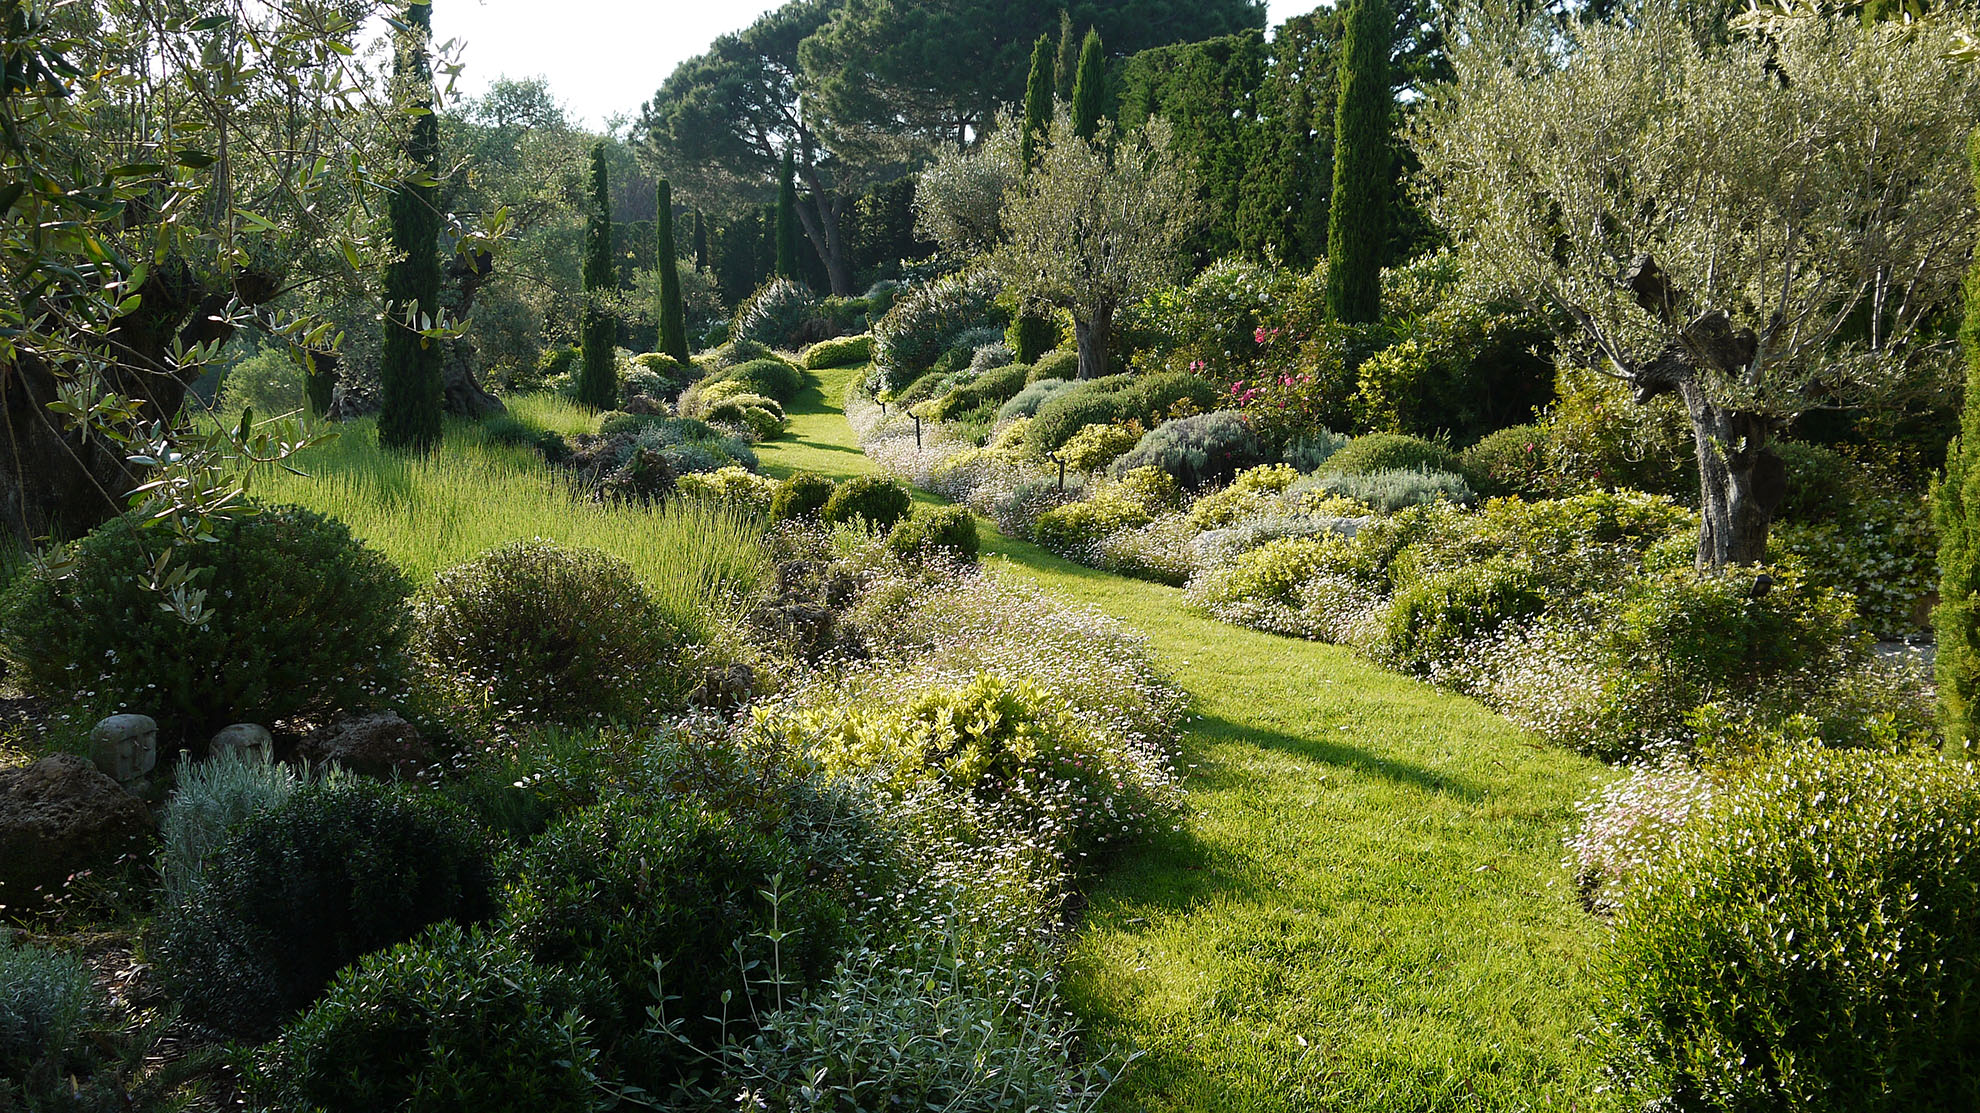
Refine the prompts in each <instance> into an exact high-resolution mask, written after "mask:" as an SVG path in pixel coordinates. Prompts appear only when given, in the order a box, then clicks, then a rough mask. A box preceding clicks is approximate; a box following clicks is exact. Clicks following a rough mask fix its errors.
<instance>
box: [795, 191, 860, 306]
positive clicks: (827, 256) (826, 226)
mask: <svg viewBox="0 0 1980 1113" xmlns="http://www.w3.org/2000/svg"><path fill="white" fill-rule="evenodd" d="M798 175H799V176H800V177H802V178H803V179H804V187H805V188H806V189H808V190H810V191H811V197H810V202H811V203H810V204H808V205H807V204H799V205H798V206H797V217H798V223H799V224H802V225H803V226H804V235H805V238H806V239H808V240H810V241H811V246H812V249H813V250H815V251H817V252H818V261H819V262H821V263H823V264H825V279H826V281H827V282H830V283H831V284H832V293H833V294H834V295H835V296H837V297H842V298H849V297H851V296H852V295H853V288H852V269H851V268H849V267H848V266H846V237H845V231H844V229H842V228H841V227H840V219H839V218H840V216H841V215H842V210H843V209H844V208H845V201H844V199H843V198H838V197H837V196H836V195H835V194H832V193H830V192H829V191H827V190H826V189H825V188H824V186H823V183H821V182H820V181H819V178H818V170H817V168H816V167H814V166H812V165H811V164H810V163H809V161H807V162H806V163H804V164H803V165H800V166H799V167H798Z"/></svg>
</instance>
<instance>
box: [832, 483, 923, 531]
mask: <svg viewBox="0 0 1980 1113" xmlns="http://www.w3.org/2000/svg"><path fill="white" fill-rule="evenodd" d="M909 505H910V502H909V498H908V493H907V489H906V488H904V487H902V486H901V485H900V484H899V483H896V482H894V481H893V480H891V479H888V478H886V477H885V476H878V475H861V476H855V477H854V478H852V479H848V480H846V481H845V482H843V483H841V484H839V485H838V488H837V489H835V490H834V491H833V492H832V497H831V498H828V499H826V500H825V505H824V507H823V508H822V509H821V510H820V511H819V517H821V518H823V519H824V520H825V521H826V522H828V523H831V524H834V525H837V524H839V523H841V522H850V521H852V520H853V519H855V518H859V519H864V520H865V521H866V523H867V524H868V525H870V526H872V527H873V528H874V529H880V530H885V529H891V528H893V525H894V523H895V522H898V521H900V520H901V519H902V518H904V517H906V516H907V512H908V507H909Z"/></svg>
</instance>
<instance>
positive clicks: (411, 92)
mask: <svg viewBox="0 0 1980 1113" xmlns="http://www.w3.org/2000/svg"><path fill="white" fill-rule="evenodd" d="M405 27H406V30H404V31H401V32H400V36H401V41H400V42H399V43H398V52H397V57H396V59H395V61H394V67H393V83H394V85H395V86H396V89H395V91H396V93H397V94H398V96H399V97H400V98H401V108H402V110H403V111H405V112H406V113H407V114H408V120H407V126H408V127H409V128H410V134H409V135H408V137H407V139H406V160H407V162H408V163H409V164H410V165H411V166H412V169H413V171H414V173H416V174H419V175H422V176H423V178H424V179H425V180H423V181H421V180H413V179H408V180H406V181H402V182H400V183H399V184H398V187H397V188H396V189H394V190H393V192H392V202H391V217H392V248H393V250H394V251H395V252H398V253H400V255H401V256H402V257H401V258H399V259H396V260H394V261H393V262H392V263H390V264H389V265H387V266H386V268H385V304H386V311H385V346H384V350H383V352H382V353H381V356H380V359H379V367H378V379H379V387H380V391H379V411H378V440H379V443H381V444H383V445H385V446H386V447H388V448H399V449H407V450H410V451H413V452H426V451H428V450H430V449H431V448H432V447H433V446H434V445H435V444H436V443H438V442H439V440H440V355H441V344H440V341H439V340H437V339H428V338H427V337H426V336H424V335H422V332H423V330H424V329H426V328H428V327H431V324H438V323H439V317H440V260H439V255H438V253H439V250H440V205H439V190H438V187H437V186H435V185H434V184H433V182H434V180H435V179H437V178H438V177H439V174H440V123H439V118H438V117H437V116H436V115H434V113H433V73H432V69H431V66H430V63H429V62H428V60H427V48H428V40H429V39H430V38H431V37H432V34H433V6H432V4H431V3H413V4H409V5H407V7H406V11H405ZM425 322H430V323H431V324H428V323H425Z"/></svg>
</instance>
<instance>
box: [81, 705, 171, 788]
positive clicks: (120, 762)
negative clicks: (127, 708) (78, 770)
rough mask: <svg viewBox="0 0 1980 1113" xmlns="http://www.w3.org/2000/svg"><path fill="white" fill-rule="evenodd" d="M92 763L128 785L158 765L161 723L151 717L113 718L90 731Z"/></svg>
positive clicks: (117, 716)
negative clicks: (159, 726) (159, 724)
mask: <svg viewBox="0 0 1980 1113" xmlns="http://www.w3.org/2000/svg"><path fill="white" fill-rule="evenodd" d="M89 760H90V761H92V762H94V763H95V764H96V767H97V768H98V769H101V770H102V771H103V772H104V773H105V774H106V775H108V776H110V777H112V778H115V779H116V780H118V781H120V782H123V783H125V784H128V783H130V782H131V781H135V780H137V779H138V778H140V777H142V776H144V775H145V774H146V773H149V772H151V770H152V767H153V766H155V765H157V764H158V721H157V720H155V719H153V718H152V717H151V716H149V715H112V716H110V717H109V718H108V719H105V720H103V721H102V722H100V723H98V724H96V729H95V730H92V731H90V732H89Z"/></svg>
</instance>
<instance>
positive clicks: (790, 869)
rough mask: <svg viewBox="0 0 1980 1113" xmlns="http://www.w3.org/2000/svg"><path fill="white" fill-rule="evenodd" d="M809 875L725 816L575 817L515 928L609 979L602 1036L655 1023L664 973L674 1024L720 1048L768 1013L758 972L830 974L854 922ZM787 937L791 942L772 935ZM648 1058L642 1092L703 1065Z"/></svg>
mask: <svg viewBox="0 0 1980 1113" xmlns="http://www.w3.org/2000/svg"><path fill="white" fill-rule="evenodd" d="M806 873H807V864H806V863H805V862H803V861H801V860H799V858H798V856H797V854H796V851H795V849H794V848H793V847H792V846H791V845H790V844H789V843H788V842H787V841H785V840H783V839H780V838H777V837H774V836H770V835H765V834H761V833H758V832H755V831H752V830H750V829H749V828H748V827H746V826H744V825H743V824H741V823H738V822H736V821H735V820H733V819H731V818H730V817H729V816H728V815H726V814H724V813H721V812H713V811H703V810H702V809H701V808H699V807H696V806H693V805H691V804H672V803H666V802H649V801H638V802H635V801H633V800H629V799H627V800H618V801H613V802H609V803H604V804H599V805H596V806H593V807H589V808H585V809H583V810H581V811H578V812H576V813H573V814H572V815H571V816H569V817H568V818H566V819H564V820H563V821H562V822H560V823H558V824H557V825H556V826H554V827H552V828H551V829H550V830H549V831H547V832H545V833H544V834H543V835H542V836H541V837H539V838H538V839H537V840H536V841H535V842H534V843H532V844H531V845H530V848H529V851H528V853H527V855H526V857H525V859H524V861H523V864H522V868H521V872H520V875H519V876H518V878H517V880H516V883H515V886H514V890H513V893H512V895H511V898H510V908H509V922H510V925H511V927H512V930H513V932H514V937H515V939H516V942H517V944H518V945H519V946H521V947H522V948H523V949H524V950H525V951H527V952H528V953H529V954H530V955H531V956H532V957H533V958H535V959H536V961H538V962H544V963H555V964H559V965H563V966H566V967H569V968H573V969H576V968H580V967H581V968H583V969H585V970H586V971H587V972H588V974H589V975H590V976H591V977H593V978H594V979H596V982H597V984H595V985H594V986H592V987H590V988H589V990H588V993H589V994H590V996H591V997H592V998H593V1000H592V1002H591V1003H590V1006H589V1008H588V1009H587V1012H588V1014H589V1015H590V1016H591V1017H592V1019H593V1021H594V1022H595V1023H596V1024H598V1025H599V1031H600V1034H601V1036H604V1037H607V1038H611V1039H618V1038H623V1037H626V1036H628V1035H630V1034H632V1033H637V1032H639V1031H641V1030H642V1029H643V1028H645V1027H646V1021H647V1008H648V1006H650V1005H654V1004H656V1001H655V996H654V985H655V979H656V976H657V978H658V982H659V985H660V990H661V993H662V994H663V995H664V998H663V1001H662V1008H663V1010H664V1013H665V1015H666V1017H667V1018H668V1019H669V1020H670V1021H676V1022H678V1024H679V1033H680V1034H681V1035H682V1036H684V1037H686V1038H687V1040H688V1041H689V1042H690V1043H692V1044H693V1045H694V1046H696V1047H702V1048H707V1047H710V1046H712V1045H713V1044H714V1043H715V1042H716V1038H717V1036H718V1035H719V1034H720V1032H721V1031H722V1029H723V1024H722V1018H724V1017H726V1018H728V1021H729V1025H728V1027H729V1029H730V1031H731V1034H734V1033H735V1032H736V1031H737V1030H742V1031H747V1030H748V1028H749V1027H750V1023H751V1020H752V1018H753V1017H754V1016H755V1015H756V1014H757V1012H758V1011H759V1010H760V1008H761V1005H760V1004H757V1003H755V1002H753V1000H752V997H753V995H755V994H757V993H759V992H761V991H762V987H761V980H762V972H761V971H758V970H754V969H746V967H748V966H749V965H750V964H753V963H766V962H769V961H771V960H772V959H773V958H774V959H775V960H776V961H778V962H779V963H780V966H781V969H782V972H783V974H784V976H785V977H786V978H788V979H790V980H791V981H792V982H793V983H802V982H804V981H805V980H807V979H809V978H813V977H816V976H817V975H819V974H822V973H823V972H825V971H827V970H829V969H830V967H831V962H832V958H833V956H834V955H835V954H836V953H837V949H838V947H839V945H840V938H841V933H842V930H843V923H844V913H843V911H842V910H841V909H839V908H838V907H837V906H836V905H835V904H834V903H833V902H832V901H830V900H827V899H825V898H824V896H823V895H822V894H820V893H817V892H815V891H811V890H807V889H806V888H805V887H804V886H803V884H802V879H803V878H804V877H805V876H806ZM780 875H781V877H782V879H783V880H782V881H781V882H779V881H777V880H776V878H778V877H779V876H780ZM773 890H776V891H777V893H778V896H777V898H776V900H775V902H774V903H773V900H772V898H771V897H770V896H769V895H768V894H769V893H770V892H771V891H773ZM773 930H776V931H781V932H783V933H784V936H783V938H782V939H781V940H776V941H773V940H771V939H769V938H766V935H767V934H768V933H770V932H772V931H773ZM656 968H657V969H656ZM725 998H726V1000H725ZM641 1057H642V1058H643V1059H644V1062H643V1064H640V1065H636V1066H634V1068H633V1073H634V1074H635V1076H636V1078H637V1080H638V1081H640V1082H641V1083H642V1084H664V1083H666V1082H669V1081H671V1080H673V1078H675V1077H678V1075H679V1074H681V1073H684V1072H685V1070H686V1069H687V1068H688V1066H690V1065H691V1064H692V1063H693V1057H692V1055H691V1054H690V1053H689V1052H688V1051H687V1050H686V1049H685V1048H683V1047H682V1046H680V1045H679V1044H677V1043H675V1042H674V1041H672V1040H669V1039H666V1038H664V1037H659V1038H654V1039H652V1040H651V1041H650V1046H649V1047H648V1048H647V1049H646V1051H645V1052H643V1053H641Z"/></svg>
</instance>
